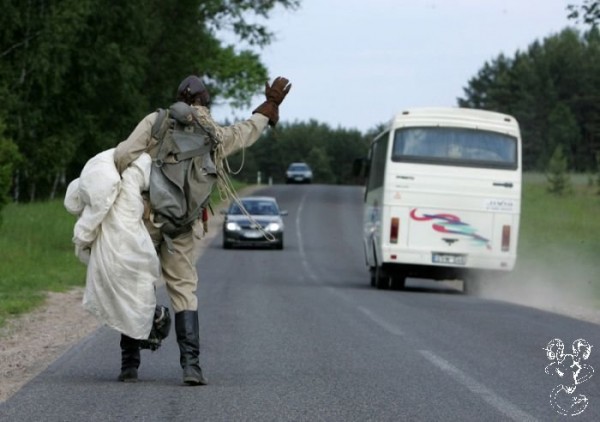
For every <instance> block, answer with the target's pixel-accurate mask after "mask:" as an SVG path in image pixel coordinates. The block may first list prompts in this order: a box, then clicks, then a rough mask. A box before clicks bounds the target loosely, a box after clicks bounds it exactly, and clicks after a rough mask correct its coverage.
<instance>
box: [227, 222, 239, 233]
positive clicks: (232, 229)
mask: <svg viewBox="0 0 600 422" xmlns="http://www.w3.org/2000/svg"><path fill="white" fill-rule="evenodd" d="M225 229H226V230H228V231H230V232H235V231H238V230H241V229H242V228H241V227H240V225H239V224H238V223H234V222H233V221H230V222H229V223H227V224H226V225H225Z"/></svg>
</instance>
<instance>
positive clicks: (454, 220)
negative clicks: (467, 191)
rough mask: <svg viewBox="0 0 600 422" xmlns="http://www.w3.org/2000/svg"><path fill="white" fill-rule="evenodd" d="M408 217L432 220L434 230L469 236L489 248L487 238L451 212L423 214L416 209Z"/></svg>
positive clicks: (476, 242) (478, 243) (479, 244)
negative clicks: (419, 213) (420, 214)
mask: <svg viewBox="0 0 600 422" xmlns="http://www.w3.org/2000/svg"><path fill="white" fill-rule="evenodd" d="M410 218H412V219H413V220H415V221H433V224H432V225H431V227H432V228H433V230H435V231H436V232H440V233H451V234H457V235H459V236H467V237H469V238H470V239H471V240H472V241H473V242H474V243H475V244H476V245H477V246H485V247H486V248H487V249H491V247H490V241H489V239H486V238H485V237H483V236H480V235H478V234H477V229H475V228H473V227H471V226H470V225H469V224H468V223H465V222H463V221H460V218H459V217H458V216H456V215H453V214H445V213H444V214H423V215H422V216H418V215H417V209H416V208H415V209H413V210H412V211H411V212H410Z"/></svg>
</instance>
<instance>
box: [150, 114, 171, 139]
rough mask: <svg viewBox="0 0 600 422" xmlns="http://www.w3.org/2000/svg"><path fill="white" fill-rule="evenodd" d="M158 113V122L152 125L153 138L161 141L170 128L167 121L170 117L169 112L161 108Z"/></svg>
mask: <svg viewBox="0 0 600 422" xmlns="http://www.w3.org/2000/svg"><path fill="white" fill-rule="evenodd" d="M156 112H157V113H158V114H157V115H156V121H155V122H154V124H153V125H152V137H153V138H156V139H158V140H159V141H160V140H161V139H162V138H163V137H164V136H165V132H166V131H167V128H168V127H169V124H168V119H167V118H168V117H169V110H166V109H164V108H159V109H158V110H156Z"/></svg>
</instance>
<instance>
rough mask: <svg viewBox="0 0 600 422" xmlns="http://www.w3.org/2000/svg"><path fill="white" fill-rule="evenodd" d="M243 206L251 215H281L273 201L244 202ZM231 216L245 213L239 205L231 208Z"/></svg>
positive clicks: (233, 205)
mask: <svg viewBox="0 0 600 422" xmlns="http://www.w3.org/2000/svg"><path fill="white" fill-rule="evenodd" d="M242 204H243V206H244V208H245V209H246V211H248V213H249V214H250V215H279V210H278V209H277V205H275V203H274V202H273V201H256V200H248V201H245V200H242ZM229 214H231V215H242V214H244V212H243V211H242V209H241V208H240V206H239V205H238V204H237V203H234V204H232V205H231V207H230V208H229Z"/></svg>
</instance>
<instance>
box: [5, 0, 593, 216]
mask: <svg viewBox="0 0 600 422" xmlns="http://www.w3.org/2000/svg"><path fill="white" fill-rule="evenodd" d="M107 3H109V5H110V7H107ZM599 3H600V2H599V1H598V0H582V1H581V2H580V4H579V5H572V6H570V7H569V8H568V10H565V14H568V16H569V17H570V18H571V19H573V22H576V23H579V24H581V25H579V26H580V27H583V28H585V29H584V30H582V29H580V30H577V29H574V28H565V29H564V30H563V31H561V32H560V33H557V34H553V35H550V36H548V37H546V38H544V39H542V40H532V43H531V44H530V45H529V47H528V48H527V49H526V50H525V51H518V52H517V53H515V55H514V56H513V57H507V56H504V55H499V56H498V57H496V58H495V59H493V60H491V61H489V62H486V63H483V64H482V67H481V69H480V70H479V72H478V73H477V74H476V75H474V76H473V77H472V78H471V79H470V80H468V81H465V88H464V95H463V97H462V98H458V99H457V105H458V106H462V107H476V108H482V109H488V110H495V111H500V112H504V113H509V114H512V115H514V116H515V117H516V118H517V119H518V120H519V122H520V124H521V127H522V132H523V145H524V149H523V163H524V168H525V170H544V169H546V167H547V165H548V162H549V160H550V157H551V156H552V154H553V152H554V151H555V150H556V148H557V146H561V147H562V150H563V151H564V153H565V156H566V157H567V162H568V168H569V170H571V171H579V172H597V171H598V169H597V159H596V156H597V154H598V153H599V152H600V101H599V99H600V33H599V31H598V29H597V23H598V22H599V21H600V17H599V13H600V5H599ZM300 4H301V0H269V1H263V0H236V1H233V0H184V1H174V0H168V1H164V0H162V1H159V0H131V1H127V2H117V1H109V2H106V1H100V0H29V1H26V2H17V1H9V0H0V9H1V10H2V14H0V98H2V107H0V207H1V206H2V203H5V202H6V201H7V200H12V201H19V202H26V201H33V200H43V199H47V198H52V197H55V196H59V195H61V194H62V192H63V190H64V188H65V184H66V183H67V182H68V181H69V180H71V179H72V178H74V177H77V176H78V175H79V172H80V170H81V168H82V166H83V164H84V163H85V162H86V161H87V160H88V159H89V158H91V157H92V156H93V155H95V154H96V153H98V152H100V151H102V150H104V149H107V148H110V147H112V146H114V145H115V144H116V143H117V142H118V141H119V140H121V139H123V138H124V137H126V136H127V135H128V133H129V132H130V131H131V130H132V128H133V127H134V126H135V124H137V122H138V121H139V119H140V118H141V116H144V115H145V114H147V113H148V112H149V111H151V110H153V109H155V108H156V107H157V106H160V105H164V104H168V103H169V102H170V101H171V100H172V99H173V96H174V90H175V88H176V86H174V85H176V84H177V82H178V81H179V80H181V78H182V76H185V75H187V74H190V73H195V74H201V75H202V76H203V77H204V78H205V80H206V81H207V84H208V85H209V90H210V92H211V95H212V97H213V99H214V101H217V102H219V103H228V104H231V105H234V106H235V105H237V106H240V105H249V102H250V99H251V98H252V96H253V95H254V94H256V93H257V92H260V91H261V90H262V87H263V84H264V81H265V80H267V79H268V76H269V72H268V69H266V68H265V66H264V65H263V64H262V62H261V59H260V56H259V55H258V53H256V51H259V48H260V47H263V46H265V45H268V44H269V43H270V42H272V40H273V35H272V33H271V32H269V29H268V26H267V25H268V17H269V15H270V14H271V13H272V12H273V10H274V8H276V7H280V8H281V7H282V8H286V9H291V10H293V9H296V8H297V7H298V6H299V5H300ZM260 22H265V23H260ZM224 30H228V31H229V32H230V33H233V34H235V35H236V36H237V38H236V39H237V40H239V41H243V44H240V45H248V46H250V48H249V49H240V48H238V47H237V46H234V45H228V44H225V43H224V42H223V41H222V40H220V39H219V37H218V35H217V34H219V33H221V32H220V31H224ZM174 81H177V82H174ZM383 123H384V122H374V126H373V129H372V130H370V131H369V133H360V132H358V131H356V130H346V129H344V128H331V127H329V126H328V125H327V123H324V122H317V121H309V122H295V123H288V122H285V120H284V121H282V122H280V124H279V125H278V126H277V127H276V128H275V129H273V130H270V131H267V132H265V134H264V135H263V136H264V138H266V139H263V140H261V141H259V142H258V143H257V144H256V145H255V146H253V147H252V148H250V149H248V150H246V151H244V152H243V153H240V154H237V155H236V156H234V157H232V158H231V160H230V165H231V168H232V170H234V171H236V170H238V169H239V168H240V167H242V168H243V169H242V170H241V171H240V172H238V175H237V177H239V178H241V179H244V180H247V181H254V180H256V176H257V173H258V172H259V171H260V172H261V175H262V177H263V180H265V181H266V180H267V179H268V178H272V180H273V181H274V182H280V181H282V180H283V174H284V171H285V167H286V166H287V165H288V164H289V163H290V162H292V161H300V160H302V161H307V162H308V163H309V164H311V166H312V167H313V169H314V171H315V181H316V182H319V183H355V182H357V181H356V179H353V177H352V173H351V168H352V162H353V161H354V159H355V158H357V157H360V156H364V155H365V153H366V150H367V146H368V143H369V140H370V139H371V138H372V137H373V135H374V133H375V132H377V128H380V127H381V125H382V124H383Z"/></svg>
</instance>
